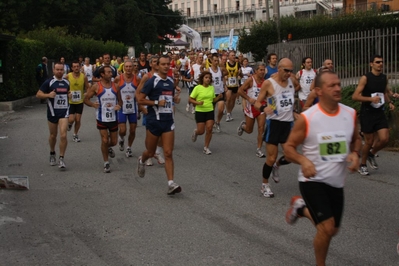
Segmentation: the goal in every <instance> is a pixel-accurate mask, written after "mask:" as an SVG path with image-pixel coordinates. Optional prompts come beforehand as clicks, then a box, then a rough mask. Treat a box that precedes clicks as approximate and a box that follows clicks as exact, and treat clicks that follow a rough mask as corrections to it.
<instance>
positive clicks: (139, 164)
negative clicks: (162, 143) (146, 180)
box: [137, 156, 151, 177]
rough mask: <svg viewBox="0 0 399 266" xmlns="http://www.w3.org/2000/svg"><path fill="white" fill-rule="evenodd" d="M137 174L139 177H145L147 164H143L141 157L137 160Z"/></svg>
mask: <svg viewBox="0 0 399 266" xmlns="http://www.w3.org/2000/svg"><path fill="white" fill-rule="evenodd" d="M150 159H151V158H150ZM137 174H138V176H139V177H144V176H145V163H142V162H141V156H140V157H139V158H138V159H137Z"/></svg>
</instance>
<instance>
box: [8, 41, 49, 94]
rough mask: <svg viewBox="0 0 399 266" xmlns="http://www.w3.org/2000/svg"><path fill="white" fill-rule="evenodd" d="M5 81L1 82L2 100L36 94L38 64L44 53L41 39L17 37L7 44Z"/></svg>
mask: <svg viewBox="0 0 399 266" xmlns="http://www.w3.org/2000/svg"><path fill="white" fill-rule="evenodd" d="M5 49H6V58H5V62H4V65H5V66H6V69H5V73H4V83H0V101H13V100H17V99H21V98H24V97H28V96H32V95H35V94H36V92H37V90H38V85H37V81H36V77H35V69H36V66H37V65H38V64H39V63H40V62H41V58H42V56H43V54H44V44H43V43H42V42H39V41H34V40H28V39H20V38H17V39H15V40H13V41H10V42H8V43H7V45H6V48H5Z"/></svg>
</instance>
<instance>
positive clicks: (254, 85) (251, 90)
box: [247, 77, 262, 103]
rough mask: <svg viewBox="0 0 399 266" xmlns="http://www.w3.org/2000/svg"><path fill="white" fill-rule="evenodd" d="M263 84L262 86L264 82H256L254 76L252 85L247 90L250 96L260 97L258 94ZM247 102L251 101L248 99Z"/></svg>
mask: <svg viewBox="0 0 399 266" xmlns="http://www.w3.org/2000/svg"><path fill="white" fill-rule="evenodd" d="M261 86H262V83H261V84H258V83H256V80H255V78H254V77H252V87H251V88H249V89H248V90H247V95H248V97H249V98H252V99H258V95H259V92H260V87H261ZM247 103H249V102H248V101H247Z"/></svg>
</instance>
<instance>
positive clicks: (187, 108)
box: [186, 104, 190, 113]
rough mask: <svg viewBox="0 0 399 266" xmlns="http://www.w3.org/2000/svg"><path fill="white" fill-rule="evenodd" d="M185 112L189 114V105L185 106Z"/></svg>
mask: <svg viewBox="0 0 399 266" xmlns="http://www.w3.org/2000/svg"><path fill="white" fill-rule="evenodd" d="M186 112H187V113H188V112H190V105H189V104H187V105H186Z"/></svg>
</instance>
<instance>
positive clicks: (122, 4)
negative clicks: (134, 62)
mask: <svg viewBox="0 0 399 266" xmlns="http://www.w3.org/2000/svg"><path fill="white" fill-rule="evenodd" d="M170 3H171V1H165V0H145V1H142V0H85V1H79V0H62V1H55V0H35V1H33V0H8V1H1V2H0V13H1V14H2V17H1V18H0V30H1V31H8V32H15V33H16V34H18V33H21V32H28V31H31V30H37V29H43V28H44V29H45V28H49V27H51V28H54V27H63V28H67V30H68V33H70V34H74V35H86V36H90V37H93V38H95V39H97V40H100V39H102V40H115V41H121V42H124V43H125V44H128V45H134V46H142V45H143V44H144V43H145V42H151V43H156V42H165V41H166V42H167V41H168V40H167V39H166V40H163V39H162V40H161V39H159V38H158V36H165V35H166V34H174V30H175V29H177V27H178V25H179V24H181V23H182V21H183V18H182V16H181V14H180V13H179V12H178V11H172V10H169V8H168V4H170ZM32 14H34V15H32Z"/></svg>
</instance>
